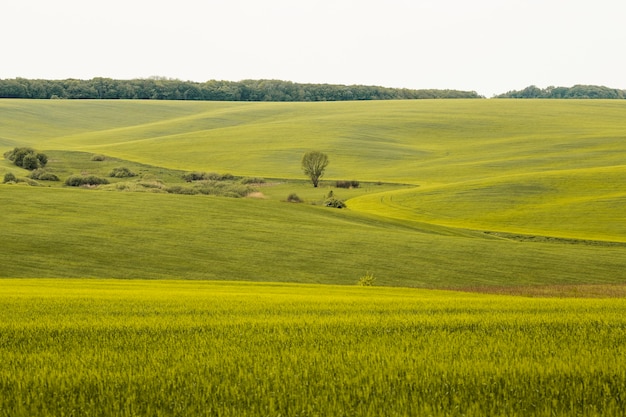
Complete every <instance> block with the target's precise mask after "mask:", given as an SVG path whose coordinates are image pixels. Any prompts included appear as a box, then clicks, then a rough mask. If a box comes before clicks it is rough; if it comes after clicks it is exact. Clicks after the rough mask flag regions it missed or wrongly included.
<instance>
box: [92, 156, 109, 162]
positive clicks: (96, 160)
mask: <svg viewBox="0 0 626 417" xmlns="http://www.w3.org/2000/svg"><path fill="white" fill-rule="evenodd" d="M91 160H92V161H95V162H102V161H104V160H106V156H104V155H101V154H96V155H93V156H92V157H91Z"/></svg>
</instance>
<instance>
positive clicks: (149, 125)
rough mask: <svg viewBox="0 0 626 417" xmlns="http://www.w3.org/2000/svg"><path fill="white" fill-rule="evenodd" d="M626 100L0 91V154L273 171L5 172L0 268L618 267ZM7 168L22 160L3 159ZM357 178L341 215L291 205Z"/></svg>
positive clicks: (395, 275)
mask: <svg viewBox="0 0 626 417" xmlns="http://www.w3.org/2000/svg"><path fill="white" fill-rule="evenodd" d="M625 116H626V103H623V102H619V101H603V100H599V101H577V100H530V101H517V100H449V101H448V100H442V101H439V100H436V101H385V102H330V103H241V102H239V103H228V102H226V103H225V102H219V103H217V102H171V101H158V102H153V101H91V100H87V101H65V100H48V101H31V100H0V151H2V152H4V151H7V150H9V149H11V148H12V147H14V146H32V147H35V148H37V149H39V150H42V151H44V152H45V151H49V152H51V153H54V152H57V153H59V152H62V153H63V154H64V155H68V158H69V159H70V160H71V156H72V155H78V153H79V152H83V153H85V152H86V153H89V154H91V153H98V154H104V155H107V157H111V158H118V160H119V161H121V162H120V163H126V164H136V165H141V166H146V167H150V169H152V171H151V174H150V175H152V176H157V177H158V176H159V175H162V177H163V179H164V181H173V180H174V178H175V177H176V176H177V175H178V174H175V173H176V172H179V171H192V170H200V171H211V172H212V171H214V172H229V173H232V174H235V175H239V176H262V177H266V178H272V179H275V180H273V181H272V183H271V184H270V185H267V186H265V187H263V189H262V192H263V194H264V196H265V199H262V200H258V199H255V200H253V199H223V198H216V197H207V196H178V195H169V194H167V195H166V194H154V193H116V192H110V191H102V190H76V189H61V188H59V187H58V186H57V184H52V183H46V184H44V185H49V186H52V188H42V187H23V186H20V185H0V195H1V198H2V202H3V209H2V213H3V214H2V220H3V243H5V245H4V246H5V249H4V250H3V251H2V254H0V260H1V263H0V264H1V265H2V266H1V267H0V276H5V277H21V276H30V277H43V276H49V277H120V278H133V277H141V278H163V277H171V278H194V279H244V280H259V281H296V282H326V283H354V282H355V281H356V280H357V278H358V276H359V275H362V274H363V273H364V272H365V271H373V272H374V273H375V274H376V275H377V276H378V278H379V279H378V281H379V282H380V283H381V284H384V285H407V286H421V287H456V288H460V287H470V286H484V285H518V284H542V283H561V284H562V283H604V282H622V281H623V279H624V278H625V275H624V274H625V272H624V271H625V270H626V269H625V268H624V266H626V225H625V224H626V221H625V219H624V216H623V206H624V202H626V187H625V186H624V175H625V174H626V165H625V164H626V163H625V162H624V154H625V151H626V117H625ZM310 149H318V150H322V151H324V152H326V153H328V155H329V157H330V161H331V163H330V165H329V168H328V171H327V174H326V177H325V179H327V180H328V181H327V182H326V183H325V185H324V187H323V188H322V189H313V188H312V187H310V185H309V184H307V183H306V182H304V181H302V174H301V171H300V164H299V161H300V158H301V156H302V154H303V153H304V152H305V151H307V150H310ZM124 161H125V162H124ZM68 164H69V162H67V161H66V162H63V161H58V162H56V165H55V162H54V161H53V162H51V163H50V169H51V170H55V169H56V170H58V171H59V172H66V171H67V169H69V168H68V166H69V165H68ZM88 169H89V168H85V167H82V168H81V172H86V171H87V170H88ZM97 169H98V168H94V170H97ZM9 171H11V172H15V173H17V174H20V175H22V176H23V175H25V174H26V173H25V172H19V171H20V170H19V169H17V168H15V167H13V166H11V165H10V164H9V163H8V161H1V163H0V174H4V173H5V172H9ZM352 179H356V180H359V181H361V182H362V183H363V187H362V188H361V189H357V190H345V191H344V190H336V189H335V190H334V191H335V192H336V193H337V194H338V195H339V197H342V198H349V200H348V207H349V209H348V210H347V211H340V210H330V209H325V208H322V207H320V206H315V205H311V204H301V205H297V204H287V203H284V202H283V201H282V200H283V199H284V198H285V197H286V196H287V194H288V193H289V192H297V193H298V194H299V195H301V196H304V198H305V200H306V201H308V202H312V201H316V200H319V199H320V198H323V194H325V193H327V192H328V191H329V190H330V189H331V188H332V180H352ZM383 183H384V184H387V185H378V184H383ZM392 184H397V185H395V186H394V185H392ZM381 187H382V188H381Z"/></svg>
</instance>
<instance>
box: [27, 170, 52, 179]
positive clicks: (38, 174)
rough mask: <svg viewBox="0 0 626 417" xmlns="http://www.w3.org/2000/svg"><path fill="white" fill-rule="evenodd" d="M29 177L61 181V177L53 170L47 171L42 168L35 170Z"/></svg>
mask: <svg viewBox="0 0 626 417" xmlns="http://www.w3.org/2000/svg"><path fill="white" fill-rule="evenodd" d="M28 177H29V178H32V179H34V180H41V181H59V177H57V176H56V175H54V174H53V173H51V172H47V171H46V170H45V169H42V168H38V169H36V170H34V171H33V172H31V173H30V175H29V176H28Z"/></svg>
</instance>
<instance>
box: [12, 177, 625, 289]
mask: <svg viewBox="0 0 626 417" xmlns="http://www.w3.org/2000/svg"><path fill="white" fill-rule="evenodd" d="M0 201H2V239H3V250H2V251H0V276H2V277H104V278H107V277H116V278H185V279H218V280H251V281H291V282H309V283H341V284H356V282H357V281H358V279H359V277H361V276H362V275H364V274H365V273H366V272H367V271H370V272H372V273H374V274H375V276H376V277H377V283H378V284H381V285H404V286H420V287H432V288H434V287H439V288H441V287H457V288H459V287H469V286H472V287H475V286H487V285H526V284H535V285H537V284H542V283H543V284H546V283H560V284H575V283H609V282H623V280H624V279H625V278H626V275H625V274H626V246H623V245H622V246H594V245H586V244H561V243H534V242H516V241H511V240H506V239H500V238H496V237H492V236H489V235H485V234H482V233H474V232H471V231H463V230H456V229H446V228H442V227H436V226H431V225H428V224H419V223H415V222H402V221H388V220H385V219H384V218H383V219H381V218H380V217H379V216H367V215H363V214H361V213H359V212H358V211H354V210H336V209H328V208H323V207H320V206H314V205H310V204H293V203H286V202H282V201H280V200H275V199H266V200H258V199H231V198H219V197H211V196H185V195H172V194H154V193H123V192H107V191H98V190H77V189H61V188H39V187H25V186H7V185H5V186H0Z"/></svg>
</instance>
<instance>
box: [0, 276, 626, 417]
mask: <svg viewBox="0 0 626 417" xmlns="http://www.w3.org/2000/svg"><path fill="white" fill-rule="evenodd" d="M625 341H626V304H625V303H624V301H623V299H555V298H541V299H529V298H520V297H507V296H492V295H484V294H468V293H457V292H446V291H433V290H417V289H409V290H407V289H398V288H380V287H378V288H376V287H370V288H359V287H354V286H350V287H347V286H326V285H302V284H299V285H294V284H272V283H233V282H223V283H216V282H211V281H202V282H198V281H168V280H161V281H140V280H131V281H119V280H28V279H27V280H5V281H3V283H2V286H0V357H2V361H0V416H7V417H8V416H11V417H19V416H35V415H42V416H43V415H75V416H136V415H150V416H257V415H258V416H261V415H262V416H279V415H282V416H379V415H387V416H405V415H406V416H409V415H410V416H422V415H431V416H462V415H475V416H484V415H489V416H516V415H518V416H572V415H580V416H608V415H616V416H617V415H621V414H622V413H623V410H624V406H625V405H626V404H624V395H625V394H626V362H624V360H623V357H624V355H625V354H626V343H624V342H625Z"/></svg>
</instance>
